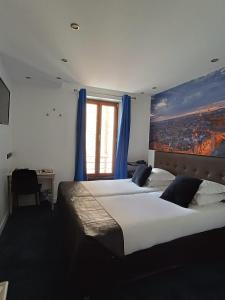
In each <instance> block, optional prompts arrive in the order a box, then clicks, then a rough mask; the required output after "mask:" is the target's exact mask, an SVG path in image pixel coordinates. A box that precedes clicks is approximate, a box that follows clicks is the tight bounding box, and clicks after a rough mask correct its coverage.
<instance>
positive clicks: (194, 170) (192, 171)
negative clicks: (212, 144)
mask: <svg viewBox="0 0 225 300" xmlns="http://www.w3.org/2000/svg"><path fill="white" fill-rule="evenodd" d="M154 166H155V168H161V169H164V170H167V171H169V172H171V173H172V174H174V175H187V176H191V177H196V178H200V179H206V180H211V181H215V182H219V183H222V184H225V158H219V157H209V156H197V155H189V154H177V153H168V152H159V151H156V152H155V165H154Z"/></svg>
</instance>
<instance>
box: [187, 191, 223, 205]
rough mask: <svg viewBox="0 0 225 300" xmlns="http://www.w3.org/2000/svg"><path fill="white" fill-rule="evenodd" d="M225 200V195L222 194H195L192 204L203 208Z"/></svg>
mask: <svg viewBox="0 0 225 300" xmlns="http://www.w3.org/2000/svg"><path fill="white" fill-rule="evenodd" d="M222 200H225V193H222V194H195V196H194V198H193V200H192V204H195V205H198V206H203V205H209V204H214V203H218V202H220V201H222Z"/></svg>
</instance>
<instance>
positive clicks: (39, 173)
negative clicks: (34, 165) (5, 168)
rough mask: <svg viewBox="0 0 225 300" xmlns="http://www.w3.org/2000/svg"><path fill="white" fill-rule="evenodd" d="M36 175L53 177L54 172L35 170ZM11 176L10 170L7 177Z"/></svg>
mask: <svg viewBox="0 0 225 300" xmlns="http://www.w3.org/2000/svg"><path fill="white" fill-rule="evenodd" d="M36 173H37V176H43V177H54V176H55V173H54V172H43V171H41V170H36ZM11 176H12V172H11V173H10V174H8V177H11Z"/></svg>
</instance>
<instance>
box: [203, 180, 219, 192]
mask: <svg viewBox="0 0 225 300" xmlns="http://www.w3.org/2000/svg"><path fill="white" fill-rule="evenodd" d="M221 193H225V185H223V184H220V183H216V182H213V181H209V180H203V182H202V183H201V185H200V187H199V189H198V194H221Z"/></svg>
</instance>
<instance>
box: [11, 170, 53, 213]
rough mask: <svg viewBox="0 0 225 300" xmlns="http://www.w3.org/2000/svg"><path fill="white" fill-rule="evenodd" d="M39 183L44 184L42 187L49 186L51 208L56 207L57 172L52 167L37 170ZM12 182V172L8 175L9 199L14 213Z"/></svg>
mask: <svg viewBox="0 0 225 300" xmlns="http://www.w3.org/2000/svg"><path fill="white" fill-rule="evenodd" d="M36 173H37V179H38V183H39V184H41V185H42V188H44V187H45V186H48V189H49V190H50V197H49V201H50V202H51V208H52V210H53V209H54V180H55V173H54V172H53V170H52V169H41V170H36ZM11 184H12V174H9V175H8V199H9V212H10V214H12V209H13V205H12V204H13V203H12V193H11Z"/></svg>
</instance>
